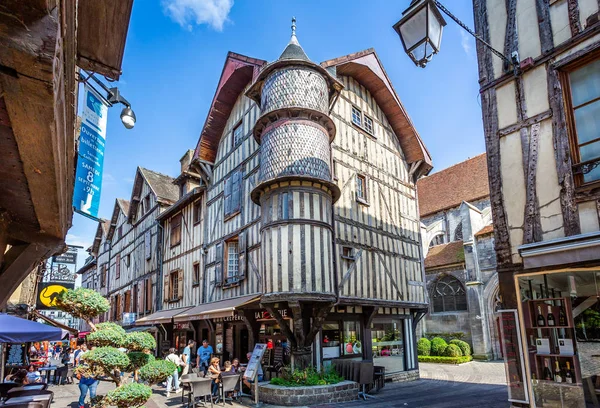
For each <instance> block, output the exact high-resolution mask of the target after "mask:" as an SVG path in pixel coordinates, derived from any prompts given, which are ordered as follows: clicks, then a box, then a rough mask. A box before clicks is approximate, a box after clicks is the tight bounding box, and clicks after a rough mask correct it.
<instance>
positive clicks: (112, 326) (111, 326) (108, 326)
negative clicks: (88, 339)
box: [96, 322, 125, 335]
mask: <svg viewBox="0 0 600 408" xmlns="http://www.w3.org/2000/svg"><path fill="white" fill-rule="evenodd" d="M96 329H97V330H108V329H111V330H115V331H118V332H119V333H121V334H123V335H125V329H124V328H123V327H121V326H119V325H118V324H116V323H113V322H104V323H98V324H97V325H96Z"/></svg>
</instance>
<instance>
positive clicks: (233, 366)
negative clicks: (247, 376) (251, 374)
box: [231, 358, 242, 374]
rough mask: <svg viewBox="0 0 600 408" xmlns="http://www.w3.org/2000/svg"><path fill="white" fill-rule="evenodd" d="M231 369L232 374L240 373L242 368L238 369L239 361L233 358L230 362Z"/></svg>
mask: <svg viewBox="0 0 600 408" xmlns="http://www.w3.org/2000/svg"><path fill="white" fill-rule="evenodd" d="M231 367H232V368H231V369H232V370H233V372H234V373H236V374H239V373H241V372H242V367H240V359H239V358H234V359H233V361H232V362H231Z"/></svg>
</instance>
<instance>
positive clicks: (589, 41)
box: [556, 34, 600, 62]
mask: <svg viewBox="0 0 600 408" xmlns="http://www.w3.org/2000/svg"><path fill="white" fill-rule="evenodd" d="M598 41H600V34H598V35H595V36H593V37H591V38H588V39H587V40H585V41H583V42H581V43H579V44H577V45H576V46H575V47H573V48H569V50H567V51H565V52H563V53H562V54H559V55H557V56H556V61H557V62H558V61H560V60H561V59H563V58H566V57H568V56H569V55H572V54H574V53H576V52H577V51H581V50H582V49H584V48H585V47H587V46H588V45H591V44H594V43H597V42H598Z"/></svg>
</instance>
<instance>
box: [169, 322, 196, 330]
mask: <svg viewBox="0 0 600 408" xmlns="http://www.w3.org/2000/svg"><path fill="white" fill-rule="evenodd" d="M173 329H174V330H192V325H191V323H190V322H185V323H174V325H173Z"/></svg>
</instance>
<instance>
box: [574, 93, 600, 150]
mask: <svg viewBox="0 0 600 408" xmlns="http://www.w3.org/2000/svg"><path fill="white" fill-rule="evenodd" d="M575 126H576V128H577V139H578V140H579V144H583V143H586V142H589V141H591V140H594V139H598V138H600V100H599V101H596V102H594V103H591V104H589V105H586V106H583V107H581V108H577V109H575ZM581 160H582V161H583V158H582V159H581Z"/></svg>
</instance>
